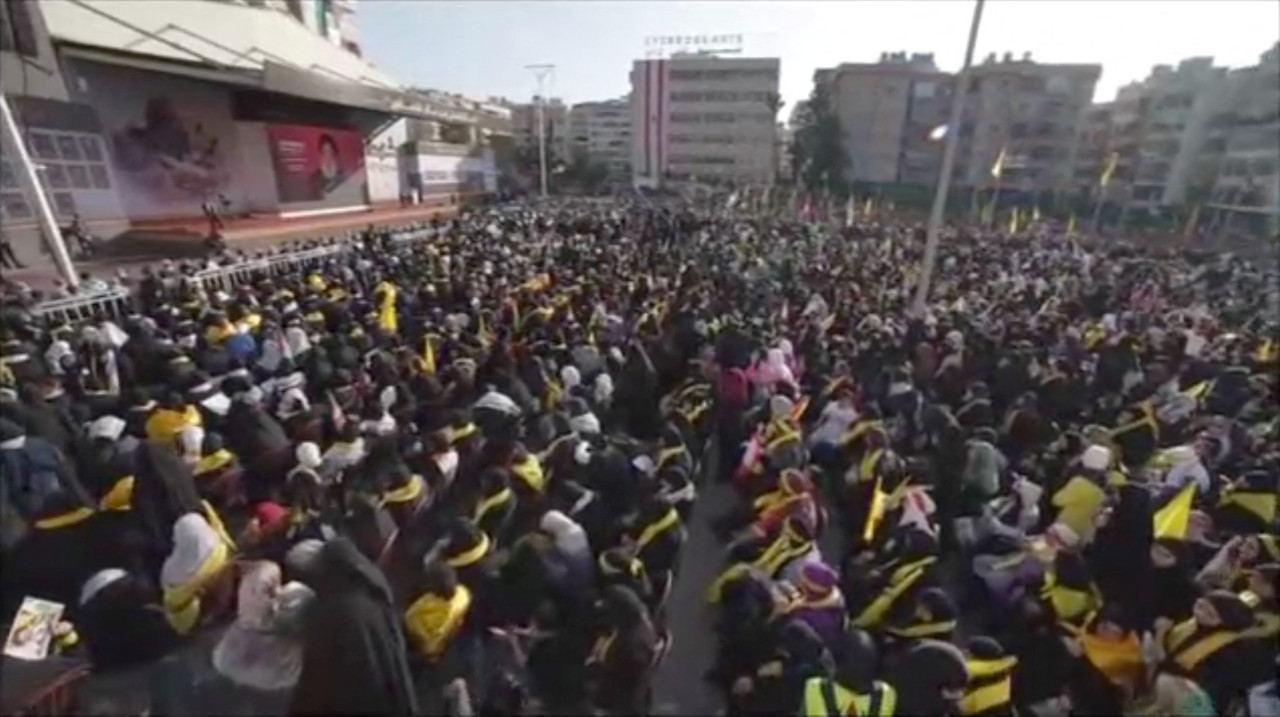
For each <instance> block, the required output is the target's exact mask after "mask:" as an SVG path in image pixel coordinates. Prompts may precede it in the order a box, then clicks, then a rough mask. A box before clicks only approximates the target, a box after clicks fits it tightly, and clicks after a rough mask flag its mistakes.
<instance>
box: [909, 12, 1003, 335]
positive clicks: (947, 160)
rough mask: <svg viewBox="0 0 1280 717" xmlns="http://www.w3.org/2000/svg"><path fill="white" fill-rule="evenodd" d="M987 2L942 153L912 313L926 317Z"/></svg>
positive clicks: (972, 28) (972, 31)
mask: <svg viewBox="0 0 1280 717" xmlns="http://www.w3.org/2000/svg"><path fill="white" fill-rule="evenodd" d="M985 1H986V0H975V2H974V4H973V20H972V21H971V22H970V23H969V44H968V45H967V46H965V50H964V65H962V66H961V68H960V76H959V77H958V78H957V80H956V94H955V98H956V99H955V102H952V103H951V117H950V119H949V120H948V122H947V136H946V142H947V143H946V145H945V146H944V147H943V150H942V170H941V172H940V173H939V174H938V187H937V190H936V191H935V192H934V194H933V208H932V209H931V211H930V212H929V224H928V227H927V229H926V230H925V237H926V239H925V245H924V259H923V260H921V264H920V282H919V283H918V284H917V285H916V296H915V301H914V302H913V304H912V307H911V308H912V312H913V313H914V314H915V315H916V316H923V315H924V311H925V306H926V304H927V303H928V301H929V282H930V280H931V279H932V278H933V267H934V264H936V263H937V261H938V234H939V233H941V231H942V215H943V212H944V211H945V210H946V208H947V192H948V191H949V190H950V189H951V174H952V171H953V170H954V168H955V164H956V146H957V145H958V144H959V143H960V120H961V118H963V117H964V114H963V113H964V105H965V99H966V98H967V97H968V95H969V82H970V79H971V78H970V77H969V74H970V72H969V68H970V67H971V66H972V65H973V49H974V46H975V45H977V44H978V27H979V26H981V25H982V6H983V4H984V3H985Z"/></svg>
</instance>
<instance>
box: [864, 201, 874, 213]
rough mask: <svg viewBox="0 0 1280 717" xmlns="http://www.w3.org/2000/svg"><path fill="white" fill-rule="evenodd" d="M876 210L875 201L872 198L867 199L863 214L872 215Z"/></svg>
mask: <svg viewBox="0 0 1280 717" xmlns="http://www.w3.org/2000/svg"><path fill="white" fill-rule="evenodd" d="M875 208H876V203H875V199H873V198H872V197H867V201H865V202H863V203H862V213H863V214H870V213H871V212H873V211H875Z"/></svg>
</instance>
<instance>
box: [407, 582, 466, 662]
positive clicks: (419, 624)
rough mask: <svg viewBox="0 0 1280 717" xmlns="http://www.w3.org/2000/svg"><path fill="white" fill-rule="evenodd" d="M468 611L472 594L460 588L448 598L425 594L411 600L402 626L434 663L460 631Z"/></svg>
mask: <svg viewBox="0 0 1280 717" xmlns="http://www.w3.org/2000/svg"><path fill="white" fill-rule="evenodd" d="M470 609H471V591H470V590H468V589H467V588H466V587H464V586H462V585H459V586H458V588H457V590H455V591H454V593H453V597H451V598H443V597H440V596H439V595H434V594H432V593H427V594H426V595H423V596H422V597H420V598H418V599H417V600H414V601H413V604H412V605H410V606H409V609H408V610H406V611H405V614H404V623H405V626H406V627H407V628H408V631H409V636H410V637H411V638H412V639H413V641H414V643H415V644H417V646H418V649H419V650H421V651H422V654H423V656H424V657H426V658H427V659H428V660H430V661H432V662H435V661H436V660H438V659H440V656H441V655H443V654H444V651H445V649H446V648H448V647H449V642H450V641H451V640H452V639H453V637H454V636H455V635H457V634H458V631H459V630H460V629H462V623H463V622H464V619H465V618H466V616H467V612H468V611H469V610H470Z"/></svg>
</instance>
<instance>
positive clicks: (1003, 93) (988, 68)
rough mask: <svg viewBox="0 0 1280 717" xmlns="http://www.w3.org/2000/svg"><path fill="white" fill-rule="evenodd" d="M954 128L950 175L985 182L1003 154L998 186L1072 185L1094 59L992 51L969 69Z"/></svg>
mask: <svg viewBox="0 0 1280 717" xmlns="http://www.w3.org/2000/svg"><path fill="white" fill-rule="evenodd" d="M972 72H973V75H972V77H971V80H970V85H969V93H970V96H969V99H968V101H967V103H966V106H965V116H964V118H963V119H962V121H961V126H960V139H961V143H960V147H959V154H958V156H957V163H956V181H957V182H958V183H961V184H967V185H970V186H989V185H991V184H993V183H994V182H995V181H996V180H995V179H994V178H993V177H992V176H991V168H992V166H993V165H994V164H995V161H996V158H997V157H999V156H1000V154H1001V152H1004V155H1005V162H1004V171H1003V173H1002V175H1001V177H1000V180H999V182H1000V185H1001V186H1002V187H1006V188H1009V189H1014V190H1019V191H1025V192H1040V191H1061V190H1064V189H1067V188H1069V187H1071V186H1073V183H1074V179H1075V173H1076V154H1077V151H1078V143H1079V141H1080V128H1081V124H1082V123H1083V122H1084V121H1085V117H1086V114H1087V110H1088V109H1089V106H1090V104H1091V102H1092V100H1093V93H1094V89H1095V87H1096V86H1097V84H1098V78H1099V77H1100V76H1101V75H1102V66H1101V65H1085V64H1056V63H1039V62H1035V61H1033V60H1032V58H1031V54H1030V53H1026V54H1024V55H1023V56H1022V57H1021V58H1020V59H1015V58H1014V56H1013V54H1012V53H1007V52H1006V53H1004V55H1003V56H1002V57H1001V58H1000V59H997V58H996V55H995V54H991V55H988V56H987V58H986V59H985V60H984V61H983V62H981V63H979V64H977V65H975V66H974V67H973V70H972Z"/></svg>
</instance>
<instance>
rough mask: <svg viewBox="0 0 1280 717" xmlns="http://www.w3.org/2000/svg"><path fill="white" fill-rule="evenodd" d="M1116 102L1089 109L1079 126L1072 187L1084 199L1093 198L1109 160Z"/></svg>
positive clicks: (1097, 105)
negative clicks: (1074, 187) (1085, 197)
mask: <svg viewBox="0 0 1280 717" xmlns="http://www.w3.org/2000/svg"><path fill="white" fill-rule="evenodd" d="M1114 113H1115V103H1113V102H1099V103H1097V104H1095V105H1093V106H1091V107H1090V108H1089V109H1088V110H1087V111H1086V112H1085V115H1084V121H1083V122H1081V123H1080V139H1079V141H1078V149H1077V150H1076V170H1075V186H1076V187H1077V188H1078V189H1079V192H1080V193H1081V194H1083V195H1085V196H1093V194H1094V193H1095V192H1096V191H1097V189H1096V188H1097V186H1098V180H1099V179H1100V178H1101V177H1102V173H1103V171H1104V170H1105V169H1106V168H1107V166H1108V163H1109V162H1110V161H1111V152H1112V144H1111V129H1112V124H1113V115H1114Z"/></svg>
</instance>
